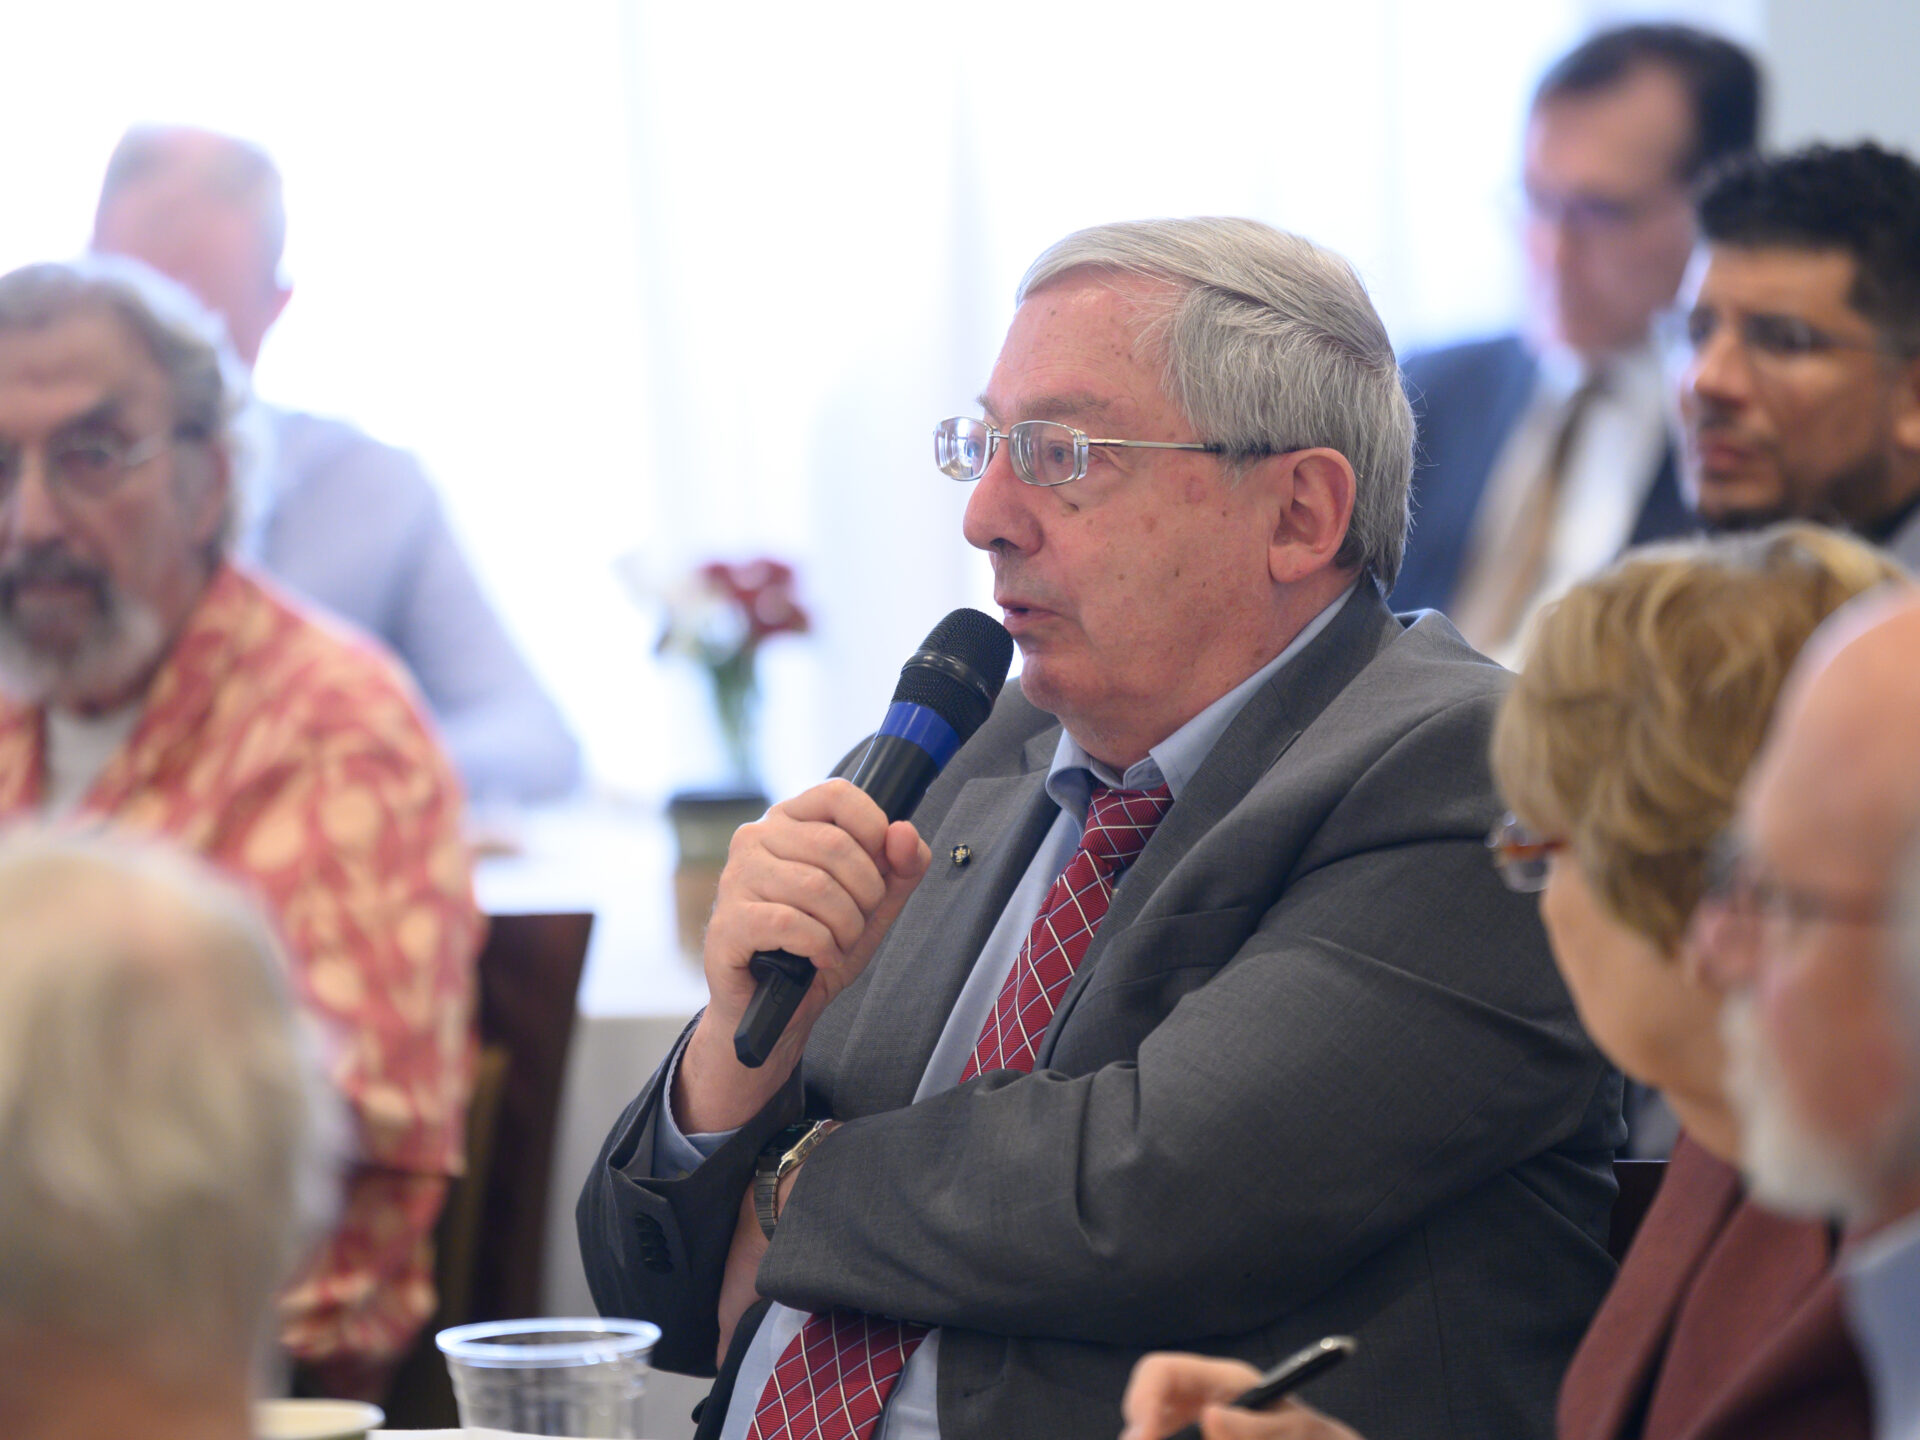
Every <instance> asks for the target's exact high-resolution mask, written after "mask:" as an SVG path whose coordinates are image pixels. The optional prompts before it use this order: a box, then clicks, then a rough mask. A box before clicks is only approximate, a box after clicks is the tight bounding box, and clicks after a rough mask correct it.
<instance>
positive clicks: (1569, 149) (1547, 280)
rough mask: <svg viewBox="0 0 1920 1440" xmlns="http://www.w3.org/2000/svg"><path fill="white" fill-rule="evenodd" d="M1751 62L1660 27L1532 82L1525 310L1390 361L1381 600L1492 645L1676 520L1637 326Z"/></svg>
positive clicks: (1734, 140) (1644, 341)
mask: <svg viewBox="0 0 1920 1440" xmlns="http://www.w3.org/2000/svg"><path fill="white" fill-rule="evenodd" d="M1759 106H1760V80H1759V72H1758V70H1757V69H1756V68H1755V66H1754V63H1753V61H1752V59H1751V58H1750V57H1749V56H1747V55H1746V53H1745V52H1743V51H1742V50H1740V49H1739V48H1738V47H1737V46H1734V45H1732V44H1730V43H1728V42H1727V41H1725V40H1721V39H1718V38H1716V37H1714V36H1710V35H1706V34H1702V33H1701V32H1699V31H1697V30H1691V29H1688V28H1686V27H1684V26H1678V25H1631V26H1627V27H1624V28H1621V29H1617V30H1610V31H1606V32H1604V33H1602V34H1599V35H1596V36H1594V37H1593V38H1592V39H1590V40H1588V41H1586V42H1585V43H1584V44H1582V45H1581V46H1579V47H1578V48H1577V49H1575V50H1574V51H1572V52H1571V53H1570V54H1568V55H1567V56H1566V57H1565V58H1564V59H1562V60H1561V61H1560V62H1559V63H1558V64H1557V65H1555V66H1554V67H1553V68H1552V69H1551V70H1550V71H1548V72H1547V74H1546V76H1545V78H1543V79H1542V80H1541V82H1540V85H1539V88H1538V89H1537V90H1536V91H1535V94H1534V100H1533V106H1532V110H1531V113H1530V117H1529V119H1528V122H1527V130H1526V139H1525V145H1524V159H1523V186H1524V191H1525V200H1526V221H1525V248H1526V261H1527V282H1528V285H1527V296H1528V318H1527V324H1526V328H1525V333H1524V334H1514V335H1503V336H1500V337H1498V338H1496V339H1492V340H1483V341H1477V342H1474V343H1471V344H1466V345H1458V346H1454V347H1452V348H1449V349H1444V350H1437V351H1432V352H1429V353H1426V354H1421V355H1414V356H1411V357H1409V358H1408V360H1407V363H1406V374H1407V383H1408V388H1409V390H1410V392H1411V394H1412V397H1413V403H1414V409H1415V413H1416V415H1417V416H1418V418H1419V425H1420V444H1419V463H1418V467H1417V469H1416V470H1415V473H1414V525H1413V531H1412V534H1411V536H1410V538H1409V541H1408V547H1407V558H1406V565H1405V567H1404V568H1403V569H1402V571H1401V574H1400V579H1399V583H1398V585H1397V586H1396V587H1395V589H1394V592H1393V603H1394V607H1395V608H1396V609H1416V608H1419V607H1422V606H1433V607H1436V608H1439V609H1443V610H1445V611H1446V612H1447V613H1448V614H1449V615H1450V616H1452V617H1453V618H1454V620H1455V621H1456V622H1457V623H1458V624H1459V625H1460V628H1461V631H1462V633H1464V634H1465V635H1466V636H1467V638H1468V639H1469V640H1471V641H1473V642H1474V643H1475V644H1476V645H1478V646H1480V647H1481V648H1482V649H1485V650H1487V651H1488V653H1490V654H1495V655H1509V654H1511V647H1512V645H1513V642H1514V640H1515V639H1516V637H1517V634H1518V631H1519V628H1520V626H1521V625H1522V623H1524V621H1525V619H1526V616H1527V615H1528V614H1529V613H1530V612H1531V609H1532V607H1533V605H1534V604H1535V603H1537V601H1538V600H1539V599H1541V598H1544V597H1545V596H1547V595H1549V594H1552V593H1554V592H1556V591H1557V590H1559V589H1560V588H1563V587H1564V586H1565V585H1566V584H1567V583H1569V582H1571V581H1572V580H1574V579H1577V578H1579V577H1580V576H1581V575H1583V574H1585V573H1588V572H1590V571H1592V570H1595V569H1598V568H1599V567H1600V566H1601V565H1603V564H1605V563H1606V562H1607V561H1609V560H1611V559H1612V558H1613V556H1614V555H1615V554H1616V553H1617V552H1618V551H1619V550H1621V549H1622V548H1624V547H1625V546H1626V545H1628V544H1637V543H1639V542H1641V541H1645V540H1653V539H1659V538H1662V537H1664V536H1668V535H1674V534H1678V533H1681V532H1683V531H1685V530H1688V529H1690V528H1691V520H1690V518H1689V517H1688V515H1687V513H1686V510H1685V507H1684V506H1683V505H1682V504H1681V500H1680V494H1679V490H1678V488H1677V486H1676V485H1675V479H1674V452H1673V445H1672V443H1671V440H1670V438H1669V435H1668V424H1667V418H1666V415H1667V400H1666V391H1665V385H1664V381H1663V376H1662V373H1661V366H1660V362H1659V357H1658V356H1657V354H1656V353H1655V350H1654V347H1653V344H1652V339H1651V335H1650V329H1651V325H1652V321H1653V318H1654V316H1655V315H1656V314H1658V313H1659V312H1660V311H1661V310H1663V309H1664V308H1665V307H1667V306H1668V305H1670V304H1671V303H1672V301H1673V296H1674V292H1675V290H1676V289H1678V287H1679V283H1680V276H1681V273H1682V271H1683V270H1684V269H1685V266H1686V262H1687V255H1688V252H1689V250H1690V248H1691V246H1692V244H1693V234H1694V229H1693V216H1692V212H1691V210H1690V208H1689V206H1688V203H1687V189H1688V186H1689V184H1690V183H1691V182H1692V180H1693V179H1694V178H1695V177H1696V176H1697V175H1698V174H1700V172H1701V171H1702V169H1703V168H1704V167H1706V166H1707V165H1708V164H1710V163H1711V162H1713V161H1714V160H1716V159H1717V158H1719V157H1721V156H1724V155H1727V154H1730V153H1734V152H1738V151H1742V150H1747V149H1750V148H1751V147H1752V146H1753V144H1754V140H1755V136H1756V133H1757V127H1758V117H1759Z"/></svg>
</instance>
